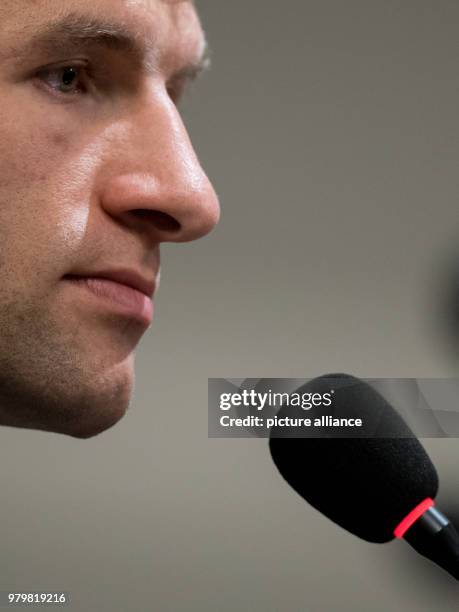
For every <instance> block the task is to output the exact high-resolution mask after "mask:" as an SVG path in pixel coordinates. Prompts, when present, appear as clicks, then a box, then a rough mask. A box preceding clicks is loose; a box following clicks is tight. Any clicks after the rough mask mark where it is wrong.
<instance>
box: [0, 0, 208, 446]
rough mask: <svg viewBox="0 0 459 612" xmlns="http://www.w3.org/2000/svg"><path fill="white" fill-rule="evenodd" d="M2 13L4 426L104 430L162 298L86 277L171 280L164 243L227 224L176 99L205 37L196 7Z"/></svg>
mask: <svg viewBox="0 0 459 612" xmlns="http://www.w3.org/2000/svg"><path fill="white" fill-rule="evenodd" d="M0 19H1V21H0V23H1V26H0V28H1V31H2V36H1V39H0V172H1V174H0V281H1V283H0V424H2V425H11V426H16V427H28V428H35V429H43V430H48V431H56V432H60V433H66V434H69V435H72V436H76V437H89V436H92V435H95V434H96V433H99V432H101V431H103V430H104V429H107V428H108V427H110V426H111V425H113V424H114V423H116V422H117V421H118V420H119V419H120V418H121V417H122V416H123V414H124V413H125V411H126V409H127V408H128V406H129V401H130V398H131V394H132V388H133V384H134V372H133V365H134V349H135V347H136V345H137V344H138V342H139V340H140V338H141V336H142V334H143V333H144V332H145V331H146V329H147V327H148V325H149V323H150V322H151V320H150V319H151V317H150V315H151V312H150V310H151V304H150V302H149V299H148V298H147V297H146V296H142V295H141V294H140V293H136V294H135V293H132V292H131V293H130V292H129V290H127V294H125V298H124V299H122V298H120V297H119V296H118V298H116V297H115V299H110V298H109V297H108V296H107V295H106V294H105V293H104V294H99V295H96V293H94V291H91V290H90V289H89V288H88V285H85V284H84V283H83V282H81V281H80V282H75V281H74V280H71V278H72V277H73V278H75V277H78V278H80V279H81V278H84V277H91V276H92V277H96V276H98V275H100V273H101V272H112V273H114V274H115V276H116V274H117V272H116V271H119V270H130V271H135V272H136V273H137V274H138V275H140V276H141V277H143V278H144V279H146V280H148V281H150V282H153V281H154V280H156V283H157V282H158V280H159V245H160V243H161V242H164V241H172V242H183V241H188V240H193V239H196V238H199V237H200V236H203V235H205V234H206V233H207V232H209V231H210V230H211V229H212V227H213V226H214V225H215V224H216V222H217V220H218V216H219V208H218V201H217V198H216V195H215V192H214V191H213V189H212V187H211V185H210V183H209V181H208V179H207V177H206V175H205V174H204V172H203V170H202V169H201V167H200V165H199V162H198V160H197V158H196V156H195V154H194V152H193V149H192V146H191V144H190V141H189V139H188V136H187V133H186V130H185V128H184V125H183V123H182V121H181V118H180V115H179V113H178V111H177V107H176V102H177V98H178V97H179V96H180V93H181V90H182V89H183V87H184V85H185V81H186V80H187V79H188V78H189V76H190V75H192V74H193V73H194V72H195V71H196V70H197V69H198V67H199V64H200V62H201V60H202V55H203V52H204V48H205V45H204V38H203V33H202V30H201V27H200V24H199V20H198V18H197V15H196V13H195V10H194V8H193V5H192V4H191V2H189V1H187V0H185V1H177V0H175V1H174V0H36V1H34V2H32V1H31V0H19V1H18V0H4V1H3V2H2V6H1V8H0ZM98 273H99V274H98ZM131 281H132V279H131ZM89 284H91V283H89ZM101 286H102V291H104V292H107V291H111V290H112V289H113V288H114V289H120V290H122V287H121V286H120V285H117V284H113V283H110V281H105V282H102V285H101ZM93 287H96V289H97V286H96V285H95V284H93ZM151 289H152V288H151V287H150V289H148V291H151ZM120 300H121V301H120ZM126 300H128V303H126ZM129 303H130V304H131V305H129ZM123 304H124V305H123Z"/></svg>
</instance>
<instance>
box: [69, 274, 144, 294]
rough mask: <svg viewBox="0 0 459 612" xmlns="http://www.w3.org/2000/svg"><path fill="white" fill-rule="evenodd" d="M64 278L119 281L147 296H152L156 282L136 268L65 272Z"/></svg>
mask: <svg viewBox="0 0 459 612" xmlns="http://www.w3.org/2000/svg"><path fill="white" fill-rule="evenodd" d="M65 278H69V279H77V280H78V279H81V278H99V279H107V280H111V281H114V282H115V283H119V284H120V285H126V286H127V287H131V288H132V289H136V290H137V291H140V292H141V293H143V294H144V295H147V296H148V297H149V298H152V297H153V294H154V292H155V288H156V282H155V280H154V279H152V280H148V279H147V278H146V277H145V276H143V275H142V274H140V273H139V272H137V271H136V270H128V269H124V268H123V269H118V270H101V271H97V272H81V273H77V274H67V275H66V276H65Z"/></svg>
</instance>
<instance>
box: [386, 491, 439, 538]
mask: <svg viewBox="0 0 459 612" xmlns="http://www.w3.org/2000/svg"><path fill="white" fill-rule="evenodd" d="M433 505H434V500H433V499H430V497H428V498H427V499H425V500H424V501H423V502H421V503H420V504H418V505H417V506H416V508H414V510H411V512H410V513H409V514H408V515H407V516H406V517H405V518H404V519H403V521H401V522H400V523H399V524H398V525H397V527H396V528H395V529H394V535H395V537H396V538H403V536H404V535H405V533H406V532H407V531H408V529H409V528H410V527H411V525H412V524H413V523H415V522H416V521H417V520H418V518H419V517H420V516H422V515H423V514H424V512H425V511H426V510H428V509H429V508H431V507H432V506H433Z"/></svg>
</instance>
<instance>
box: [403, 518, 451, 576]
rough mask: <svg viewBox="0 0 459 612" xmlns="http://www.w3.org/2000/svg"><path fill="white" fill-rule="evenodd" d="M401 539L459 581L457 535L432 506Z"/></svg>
mask: <svg viewBox="0 0 459 612" xmlns="http://www.w3.org/2000/svg"><path fill="white" fill-rule="evenodd" d="M403 538H404V539H405V540H406V541H407V542H408V544H410V545H411V546H412V547H413V548H414V549H415V550H416V551H417V552H418V553H419V554H421V555H423V556H424V557H427V559H430V560H431V561H433V562H434V563H436V564H437V565H439V566H440V567H442V568H443V569H444V570H446V571H447V572H448V573H449V574H451V576H454V578H456V580H459V534H458V532H457V531H456V528H455V527H454V525H453V524H452V523H451V521H450V520H449V519H448V518H447V517H446V516H445V515H444V514H443V513H442V512H440V511H439V510H438V509H437V508H436V507H434V506H432V507H431V508H429V509H428V510H426V512H424V514H423V515H422V516H420V517H419V518H418V520H417V521H416V522H415V523H414V524H413V525H412V526H411V527H410V528H409V529H408V531H407V532H406V533H405V535H404V536H403Z"/></svg>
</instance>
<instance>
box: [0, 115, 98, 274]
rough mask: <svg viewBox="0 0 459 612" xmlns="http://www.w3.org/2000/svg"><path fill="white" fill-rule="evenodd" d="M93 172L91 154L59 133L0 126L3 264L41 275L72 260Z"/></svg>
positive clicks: (79, 239)
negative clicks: (39, 269) (41, 272)
mask: <svg viewBox="0 0 459 612" xmlns="http://www.w3.org/2000/svg"><path fill="white" fill-rule="evenodd" d="M96 167H97V156H96V154H95V152H94V151H91V150H89V149H86V150H85V149H84V147H81V148H79V147H78V145H77V144H76V143H75V141H74V138H73V135H72V134H70V133H66V132H65V131H64V130H62V129H48V130H45V129H40V128H37V127H34V129H31V130H26V129H25V126H24V124H22V125H21V127H20V128H19V129H11V127H7V128H6V129H1V127H0V176H1V179H0V244H1V245H3V246H2V247H1V260H3V263H6V264H9V265H11V266H12V268H13V269H15V270H17V271H19V270H20V269H23V270H24V272H25V269H26V268H28V269H29V271H30V269H31V268H32V267H33V268H35V270H36V269H37V268H40V267H41V268H42V269H43V271H45V269H46V267H47V266H48V267H57V266H59V265H64V266H65V265H66V262H67V261H69V260H71V259H72V257H73V256H74V254H75V252H77V251H78V248H79V246H80V243H81V242H82V240H83V237H84V234H85V229H86V225H87V221H88V216H89V207H90V202H91V192H92V185H93V183H94V176H95V171H96ZM5 260H6V261H5ZM0 264H1V261H0ZM18 268H19V269H18ZM50 272H51V273H52V270H51V271H50Z"/></svg>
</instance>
